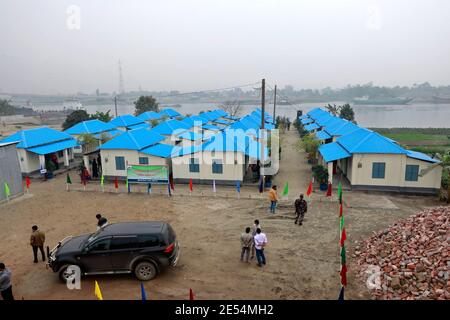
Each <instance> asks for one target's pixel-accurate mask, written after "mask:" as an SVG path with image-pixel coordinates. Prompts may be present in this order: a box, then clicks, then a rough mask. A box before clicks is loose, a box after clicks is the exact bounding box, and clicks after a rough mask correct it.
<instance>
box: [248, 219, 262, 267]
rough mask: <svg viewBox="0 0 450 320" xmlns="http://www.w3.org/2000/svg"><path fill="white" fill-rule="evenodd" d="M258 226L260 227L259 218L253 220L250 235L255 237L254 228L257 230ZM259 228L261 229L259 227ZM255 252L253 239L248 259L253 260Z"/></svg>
mask: <svg viewBox="0 0 450 320" xmlns="http://www.w3.org/2000/svg"><path fill="white" fill-rule="evenodd" d="M258 228H259V229H261V225H260V224H259V220H258V219H256V220H255V221H254V224H253V231H252V237H255V236H256V230H258ZM261 230H262V229H261ZM255 253H256V251H255V241H253V243H252V256H251V258H250V259H252V260H253V258H255Z"/></svg>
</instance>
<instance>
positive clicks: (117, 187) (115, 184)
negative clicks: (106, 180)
mask: <svg viewBox="0 0 450 320" xmlns="http://www.w3.org/2000/svg"><path fill="white" fill-rule="evenodd" d="M114 188H116V189H119V180H117V177H116V178H115V179H114Z"/></svg>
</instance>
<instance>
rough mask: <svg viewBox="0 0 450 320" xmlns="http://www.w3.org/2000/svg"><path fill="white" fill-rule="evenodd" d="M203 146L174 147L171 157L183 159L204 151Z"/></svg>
mask: <svg viewBox="0 0 450 320" xmlns="http://www.w3.org/2000/svg"><path fill="white" fill-rule="evenodd" d="M202 149H203V145H191V146H186V147H174V148H173V149H172V154H171V157H172V158H175V157H181V156H184V155H187V154H192V153H197V152H200V151H202Z"/></svg>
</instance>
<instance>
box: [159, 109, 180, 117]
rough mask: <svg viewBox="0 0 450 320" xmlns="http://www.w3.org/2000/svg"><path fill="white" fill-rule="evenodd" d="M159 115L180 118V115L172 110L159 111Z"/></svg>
mask: <svg viewBox="0 0 450 320" xmlns="http://www.w3.org/2000/svg"><path fill="white" fill-rule="evenodd" d="M159 114H160V115H161V116H164V115H166V116H168V117H170V118H176V117H179V116H181V113H179V112H178V111H176V110H173V109H172V108H167V109H164V110H162V111H160V112H159Z"/></svg>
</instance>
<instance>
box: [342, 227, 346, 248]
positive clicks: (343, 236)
mask: <svg viewBox="0 0 450 320" xmlns="http://www.w3.org/2000/svg"><path fill="white" fill-rule="evenodd" d="M345 240H347V233H346V232H345V228H343V229H342V234H341V247H343V246H344V242H345Z"/></svg>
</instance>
